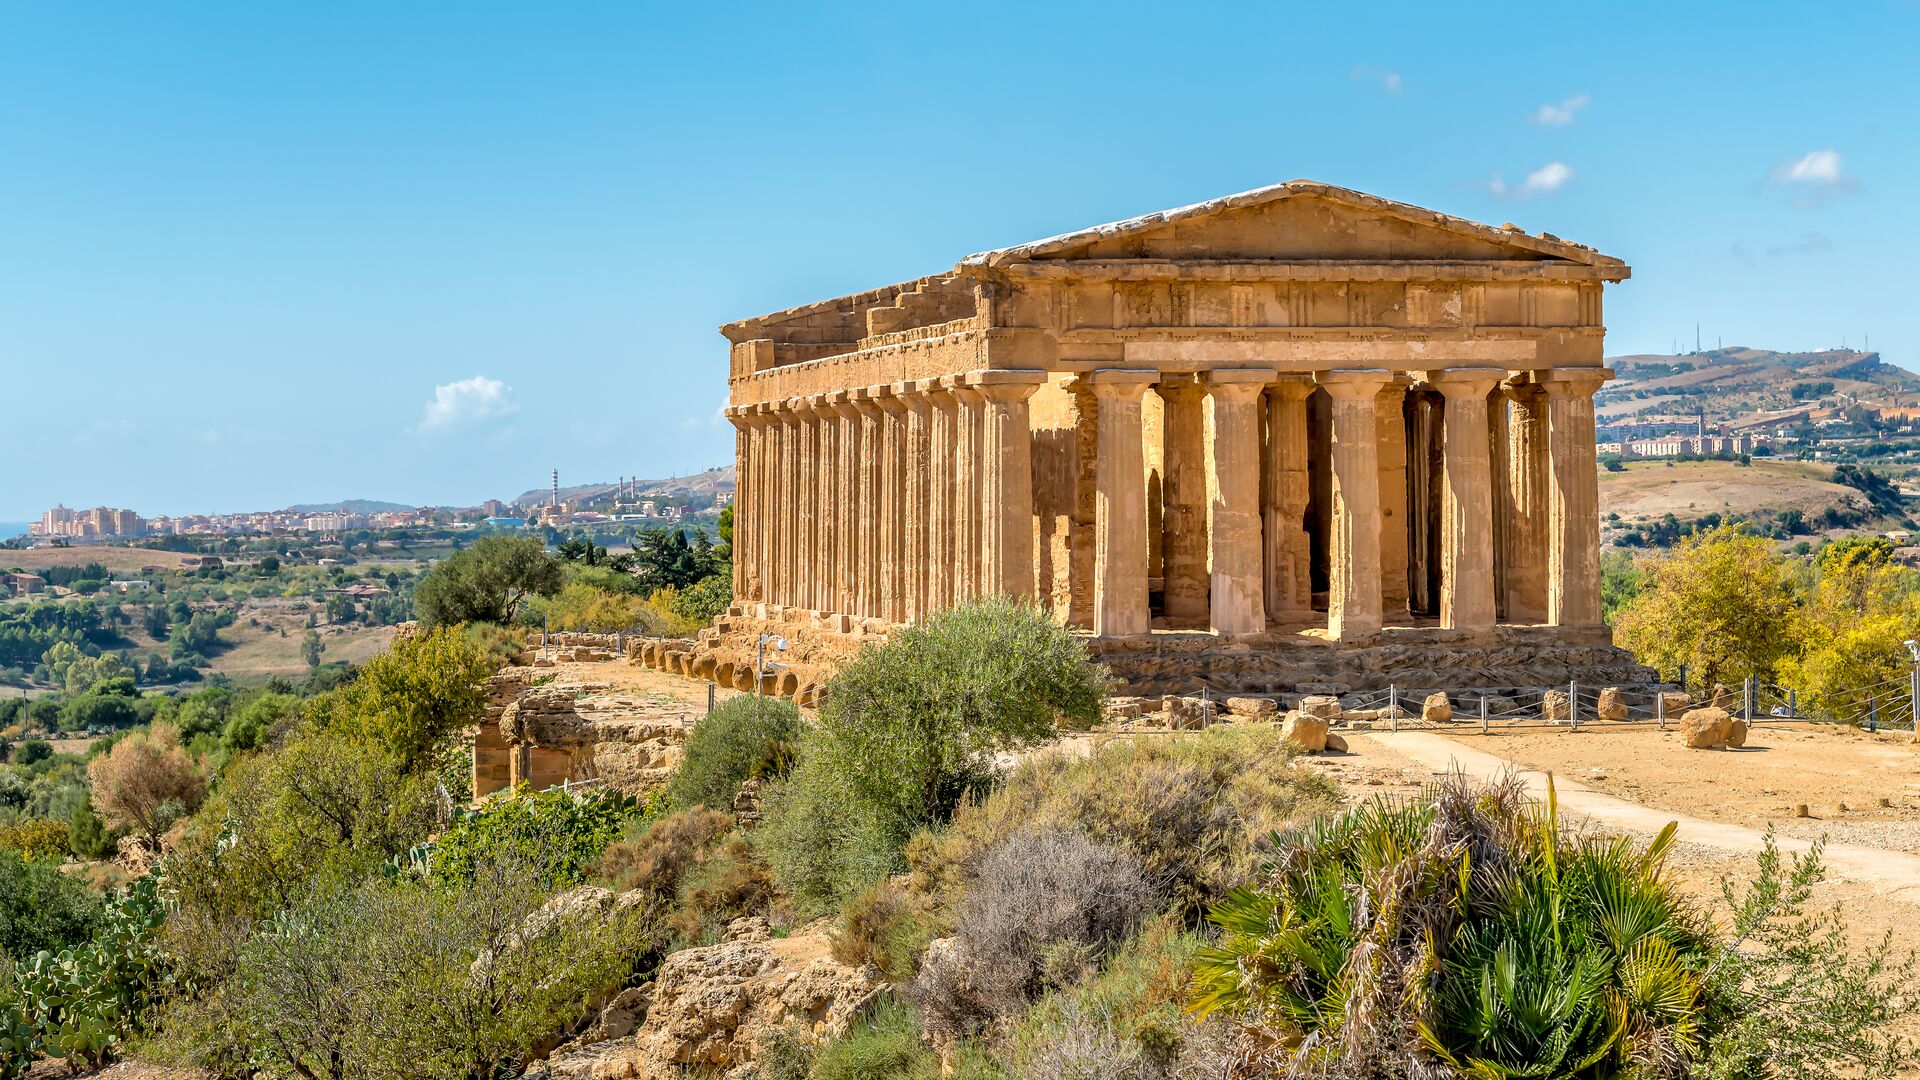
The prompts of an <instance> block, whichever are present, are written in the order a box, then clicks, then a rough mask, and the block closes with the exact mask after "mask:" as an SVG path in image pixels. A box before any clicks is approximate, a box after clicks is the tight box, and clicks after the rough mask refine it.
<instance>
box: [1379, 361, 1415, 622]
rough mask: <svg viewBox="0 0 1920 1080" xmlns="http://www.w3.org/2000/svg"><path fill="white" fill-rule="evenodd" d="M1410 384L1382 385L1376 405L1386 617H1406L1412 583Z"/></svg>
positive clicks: (1382, 595)
mask: <svg viewBox="0 0 1920 1080" xmlns="http://www.w3.org/2000/svg"><path fill="white" fill-rule="evenodd" d="M1406 401H1407V387H1406V383H1405V381H1404V380H1403V379H1401V378H1395V379H1393V380H1392V381H1390V382H1388V383H1387V385H1385V386H1383V387H1381V388H1380V393H1379V394H1378V395H1376V396H1375V397H1374V399H1373V404H1374V456H1375V457H1376V458H1378V459H1379V464H1380V607H1381V610H1382V612H1383V613H1384V616H1383V617H1391V616H1396V615H1400V616H1404V615H1405V614H1406V613H1407V600H1408V597H1409V595H1410V590H1411V584H1410V581H1409V578H1408V576H1407V543H1408V533H1407V417H1406V409H1405V406H1406Z"/></svg>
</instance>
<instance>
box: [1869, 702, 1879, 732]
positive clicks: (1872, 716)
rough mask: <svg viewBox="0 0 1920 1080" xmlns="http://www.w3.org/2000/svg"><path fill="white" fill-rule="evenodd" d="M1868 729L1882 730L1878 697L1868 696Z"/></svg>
mask: <svg viewBox="0 0 1920 1080" xmlns="http://www.w3.org/2000/svg"><path fill="white" fill-rule="evenodd" d="M1867 730H1868V731H1879V730H1880V699H1879V698H1877V697H1869V698H1867Z"/></svg>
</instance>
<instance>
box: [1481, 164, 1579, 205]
mask: <svg viewBox="0 0 1920 1080" xmlns="http://www.w3.org/2000/svg"><path fill="white" fill-rule="evenodd" d="M1573 177H1574V171H1573V166H1571V165H1568V164H1567V163H1566V162H1564V161H1549V162H1547V163H1546V164H1545V165H1542V166H1540V167H1539V168H1537V169H1535V170H1533V171H1532V172H1530V173H1528V174H1527V178H1526V179H1525V180H1522V181H1520V183H1519V185H1518V186H1515V185H1512V184H1509V183H1507V182H1506V181H1505V180H1503V179H1501V178H1500V174H1499V173H1494V174H1493V179H1491V180H1489V181H1487V190H1489V191H1491V192H1493V194H1494V195H1495V196H1496V197H1498V198H1502V199H1530V198H1532V197H1534V196H1535V195H1544V194H1546V193H1548V192H1550V191H1559V190H1560V189H1561V188H1563V187H1566V186H1567V183H1568V182H1569V181H1571V180H1572V179H1573Z"/></svg>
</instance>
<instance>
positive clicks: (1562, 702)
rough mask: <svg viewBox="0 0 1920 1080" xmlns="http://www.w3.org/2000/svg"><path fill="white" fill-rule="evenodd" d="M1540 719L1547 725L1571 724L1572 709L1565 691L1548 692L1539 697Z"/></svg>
mask: <svg viewBox="0 0 1920 1080" xmlns="http://www.w3.org/2000/svg"><path fill="white" fill-rule="evenodd" d="M1540 718H1541V719H1542V720H1545V721H1546V722H1547V723H1549V724H1571V723H1572V722H1573V709H1572V707H1571V706H1570V705H1569V703H1568V701H1567V692H1566V691H1565V690H1549V691H1547V692H1546V693H1544V694H1542V695H1540Z"/></svg>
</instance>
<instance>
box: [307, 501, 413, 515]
mask: <svg viewBox="0 0 1920 1080" xmlns="http://www.w3.org/2000/svg"><path fill="white" fill-rule="evenodd" d="M287 509H289V510H291V511H293V512H294V513H296V514H384V513H389V512H392V511H395V510H412V509H414V507H412V506H409V505H407V504H406V503H396V502H381V501H380V500H379V499H347V500H344V501H342V502H330V503H295V504H294V505H292V506H289V507H287Z"/></svg>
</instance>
